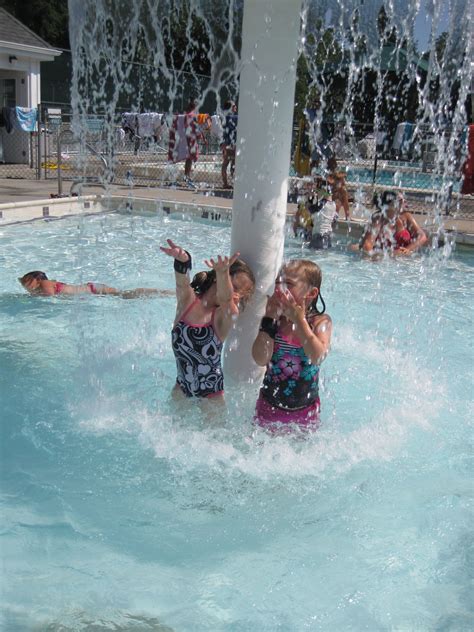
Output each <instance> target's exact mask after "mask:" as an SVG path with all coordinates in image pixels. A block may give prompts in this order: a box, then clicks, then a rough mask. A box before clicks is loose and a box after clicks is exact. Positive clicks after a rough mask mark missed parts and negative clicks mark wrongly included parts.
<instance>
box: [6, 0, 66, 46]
mask: <svg viewBox="0 0 474 632" xmlns="http://www.w3.org/2000/svg"><path fill="white" fill-rule="evenodd" d="M0 43H2V44H6V43H9V44H20V45H23V46H34V47H35V48H46V49H48V50H55V49H54V48H53V46H50V44H48V43H47V42H45V41H44V39H42V38H41V37H40V36H39V35H36V33H33V31H32V30H31V29H29V28H28V27H27V26H25V25H24V24H22V23H21V22H20V21H19V20H17V19H16V18H14V17H13V15H11V14H10V13H8V11H5V9H1V8H0Z"/></svg>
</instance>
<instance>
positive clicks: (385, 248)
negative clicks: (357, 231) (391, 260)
mask: <svg viewBox="0 0 474 632" xmlns="http://www.w3.org/2000/svg"><path fill="white" fill-rule="evenodd" d="M374 202H375V205H376V206H377V208H378V212H376V213H374V214H373V215H372V218H371V221H370V225H369V226H368V228H367V229H366V231H365V233H364V235H363V236H362V239H361V242H360V245H359V248H360V250H361V251H362V253H363V254H365V255H366V256H372V257H378V256H380V255H383V253H384V252H388V253H389V254H391V255H392V256H394V257H400V256H407V255H411V254H412V253H414V252H417V251H418V250H420V248H422V247H423V246H424V245H426V243H427V242H428V238H427V236H426V233H425V231H424V230H423V229H422V228H421V227H420V226H419V225H418V223H417V222H416V220H415V218H414V217H413V215H412V214H411V213H409V212H408V211H407V209H406V204H405V200H404V198H403V196H402V195H400V194H398V193H397V192H396V191H384V192H383V193H382V195H381V197H380V199H379V198H378V196H376V197H375V199H374Z"/></svg>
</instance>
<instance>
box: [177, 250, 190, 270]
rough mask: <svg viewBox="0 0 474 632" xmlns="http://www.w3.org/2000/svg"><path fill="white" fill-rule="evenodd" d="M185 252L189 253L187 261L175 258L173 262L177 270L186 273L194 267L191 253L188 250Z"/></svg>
mask: <svg viewBox="0 0 474 632" xmlns="http://www.w3.org/2000/svg"><path fill="white" fill-rule="evenodd" d="M184 252H185V253H186V254H187V255H188V257H189V259H188V260H187V261H179V260H178V259H175V260H174V264H173V267H174V270H175V272H178V273H179V274H186V273H187V271H188V270H191V268H192V267H193V264H192V260H191V255H190V254H189V252H188V251H187V250H185V251H184Z"/></svg>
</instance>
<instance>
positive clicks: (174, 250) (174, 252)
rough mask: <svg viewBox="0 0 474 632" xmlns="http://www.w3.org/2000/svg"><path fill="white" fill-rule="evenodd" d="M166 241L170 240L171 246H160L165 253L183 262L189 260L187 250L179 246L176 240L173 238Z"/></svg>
mask: <svg viewBox="0 0 474 632" xmlns="http://www.w3.org/2000/svg"><path fill="white" fill-rule="evenodd" d="M166 241H167V242H168V245H169V248H165V247H164V246H160V250H161V252H164V253H165V255H169V256H170V257H173V258H174V259H177V260H178V261H182V262H183V263H185V262H186V261H188V260H189V256H188V254H187V252H186V251H185V250H183V248H181V247H180V246H177V245H176V244H175V243H174V242H172V241H171V239H167V240H166Z"/></svg>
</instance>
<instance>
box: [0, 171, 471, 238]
mask: <svg viewBox="0 0 474 632" xmlns="http://www.w3.org/2000/svg"><path fill="white" fill-rule="evenodd" d="M64 188H65V190H66V191H68V190H69V188H70V183H68V182H65V187H64ZM56 193H57V183H56V181H55V180H51V181H34V180H33V181H32V180H11V179H0V213H1V217H0V220H2V221H0V224H2V225H6V224H9V223H12V222H15V223H16V222H19V221H29V220H31V219H33V217H32V216H31V214H30V213H28V211H27V209H29V208H31V207H32V206H36V207H37V208H39V207H46V206H48V207H50V208H51V207H52V205H54V206H56V205H57V207H59V204H60V203H63V206H64V203H65V202H70V203H71V205H70V210H67V209H66V211H65V212H64V213H62V215H70V214H74V213H77V212H78V211H77V202H78V198H77V197H74V198H69V197H66V198H59V199H54V198H51V194H53V195H54V194H56ZM82 194H83V196H87V199H88V200H89V201H91V200H95V199H96V197H97V196H99V199H100V198H101V197H102V196H104V195H111V196H114V197H119V198H123V199H126V198H133V200H143V202H145V201H146V202H147V203H148V205H150V203H151V204H155V205H156V204H157V203H163V202H164V203H167V202H176V203H177V204H184V205H193V206H199V207H214V208H216V209H222V210H223V211H224V212H225V213H226V214H228V213H229V212H230V210H231V208H232V199H231V197H230V196H228V197H225V192H222V195H215V194H213V193H212V192H209V193H208V194H204V193H203V192H196V191H192V190H185V189H182V188H176V189H175V188H148V187H138V186H135V187H133V188H130V187H128V186H121V185H111V186H110V187H108V189H107V190H106V191H104V189H103V188H100V187H98V186H85V187H84V188H83V190H82ZM227 195H228V193H227ZM82 199H83V198H82ZM73 203H75V205H73ZM468 203H469V206H471V204H472V205H473V209H474V197H472V200H471V199H469V200H468ZM135 206H136V202H135ZM295 211H296V204H291V203H290V204H288V215H290V216H291V215H292V214H294V213H295ZM10 212H12V213H11V221H9V218H8V216H9V215H10ZM13 212H14V213H13ZM90 212H95V209H94V208H93V204H92V206H91V208H90ZM48 214H49V211H48ZM414 215H415V218H416V220H417V221H418V222H419V224H420V225H421V226H422V227H424V228H425V229H426V230H427V231H428V232H430V233H432V232H433V231H435V230H436V225H435V222H434V218H433V216H432V215H430V214H421V213H414ZM469 215H471V214H470V213H469ZM43 216H45V217H46V216H47V215H45V214H43ZM53 216H54V214H53ZM22 217H24V219H23V220H22ZM36 217H38V216H36ZM366 221H367V217H358V216H357V214H356V212H354V214H353V218H352V220H351V221H350V222H346V221H345V220H340V221H339V231H342V232H344V231H347V230H351V231H353V233H354V237H357V233H358V232H359V231H360V230H361V228H362V226H363V225H365V223H366ZM442 222H443V228H444V230H445V231H446V232H448V233H453V235H454V236H455V239H456V242H457V243H459V244H464V245H469V246H474V212H473V213H472V216H471V217H469V216H468V217H467V218H466V217H463V218H456V217H451V216H446V217H443V219H442Z"/></svg>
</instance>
